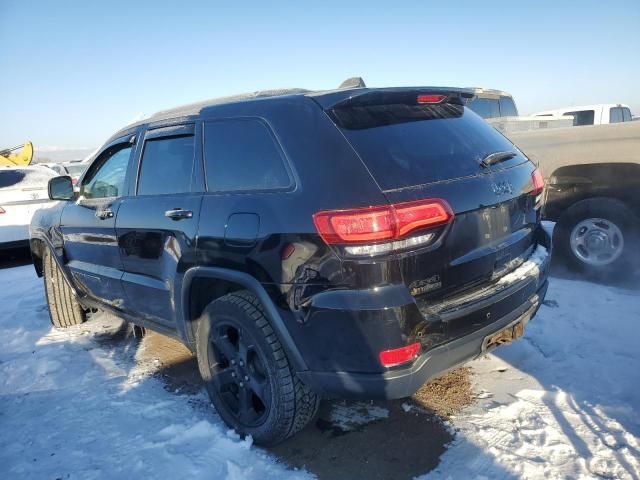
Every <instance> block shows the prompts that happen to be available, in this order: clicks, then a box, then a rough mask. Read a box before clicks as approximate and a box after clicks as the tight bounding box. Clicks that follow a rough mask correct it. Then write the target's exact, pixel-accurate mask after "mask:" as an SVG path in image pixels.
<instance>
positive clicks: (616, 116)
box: [609, 107, 623, 123]
mask: <svg viewBox="0 0 640 480" xmlns="http://www.w3.org/2000/svg"><path fill="white" fill-rule="evenodd" d="M622 121H623V119H622V108H620V107H614V108H612V109H611V110H609V123H620V122H622Z"/></svg>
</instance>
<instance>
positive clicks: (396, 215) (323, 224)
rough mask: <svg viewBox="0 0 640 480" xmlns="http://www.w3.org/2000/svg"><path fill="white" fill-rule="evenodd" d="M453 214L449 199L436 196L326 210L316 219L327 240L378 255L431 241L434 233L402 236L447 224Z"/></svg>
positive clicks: (356, 253) (364, 253)
mask: <svg viewBox="0 0 640 480" xmlns="http://www.w3.org/2000/svg"><path fill="white" fill-rule="evenodd" d="M453 217H454V215H453V211H452V210H451V207H450V206H449V204H448V203H447V202H445V201H444V200H442V199H439V198H432V199H427V200H418V201H415V202H406V203H397V204H393V205H384V206H376V207H369V208H359V209H352V210H325V211H321V212H318V213H316V214H315V215H314V216H313V222H314V223H315V226H316V229H317V230H318V233H319V234H320V236H321V237H322V239H323V240H324V241H325V242H326V243H327V244H329V245H335V244H340V245H346V246H347V248H348V250H347V252H348V253H351V254H354V255H374V254H379V253H385V252H387V251H390V250H395V249H399V248H403V247H404V246H407V247H408V246H412V245H416V244H418V243H425V242H429V241H431V240H433V238H434V236H435V235H434V234H433V233H431V234H426V235H421V236H417V237H412V238H408V239H406V240H401V239H403V237H406V236H407V235H409V234H410V233H412V232H415V231H417V230H423V229H426V228H433V227H437V226H440V225H444V224H447V223H449V222H451V221H452V220H453ZM380 242H387V243H385V244H380ZM372 243H373V245H370V244H372ZM363 244H364V246H361V247H356V246H355V245H363ZM367 244H369V245H367Z"/></svg>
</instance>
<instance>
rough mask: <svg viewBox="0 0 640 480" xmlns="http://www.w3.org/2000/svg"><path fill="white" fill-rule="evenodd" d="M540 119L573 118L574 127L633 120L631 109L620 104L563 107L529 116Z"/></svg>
mask: <svg viewBox="0 0 640 480" xmlns="http://www.w3.org/2000/svg"><path fill="white" fill-rule="evenodd" d="M531 116H532V117H538V118H540V119H559V118H573V125H574V126H582V125H607V124H609V123H623V122H630V121H632V120H633V116H632V115H631V109H630V108H629V106H628V105H624V104H622V103H600V104H597V105H583V106H580V107H564V108H558V109H555V110H547V111H544V112H537V113H533V114H531Z"/></svg>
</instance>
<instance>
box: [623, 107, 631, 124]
mask: <svg viewBox="0 0 640 480" xmlns="http://www.w3.org/2000/svg"><path fill="white" fill-rule="evenodd" d="M622 121H623V122H630V121H631V110H629V109H628V108H627V107H624V108H623V109H622Z"/></svg>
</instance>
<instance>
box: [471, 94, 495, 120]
mask: <svg viewBox="0 0 640 480" xmlns="http://www.w3.org/2000/svg"><path fill="white" fill-rule="evenodd" d="M467 107H469V108H470V109H471V110H473V111H474V112H476V113H477V114H478V115H480V116H481V117H482V118H498V117H500V104H499V103H498V99H497V98H480V97H475V98H474V99H473V100H471V101H470V102H469V103H467Z"/></svg>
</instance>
